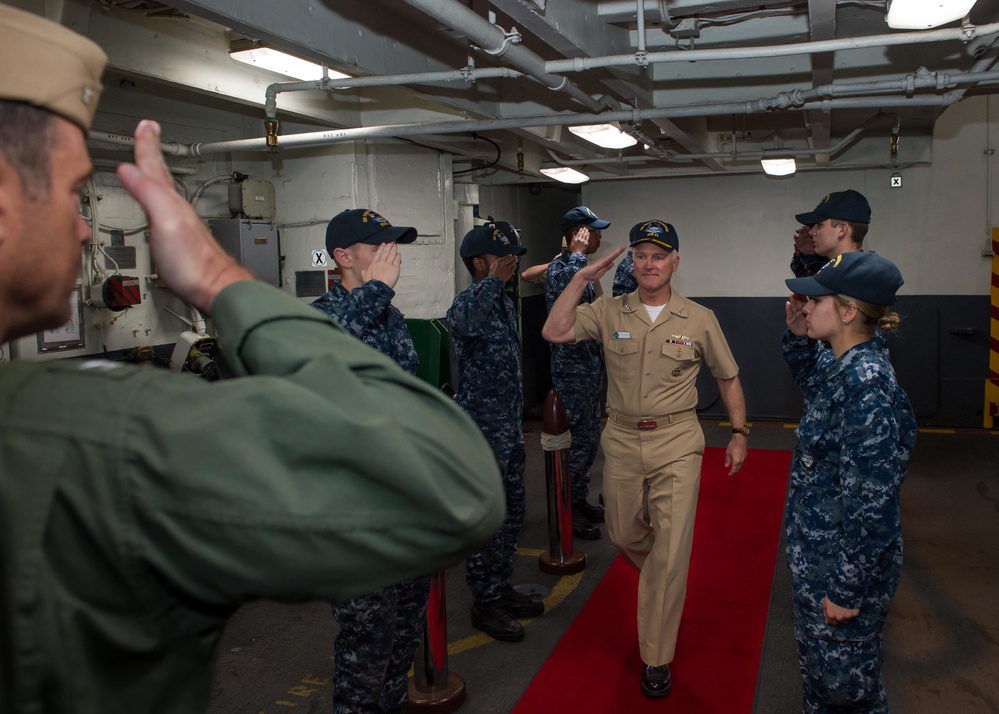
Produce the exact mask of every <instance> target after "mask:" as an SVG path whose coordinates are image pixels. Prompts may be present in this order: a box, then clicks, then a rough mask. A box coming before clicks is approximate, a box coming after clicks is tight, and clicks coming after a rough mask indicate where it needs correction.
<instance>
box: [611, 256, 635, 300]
mask: <svg viewBox="0 0 999 714" xmlns="http://www.w3.org/2000/svg"><path fill="white" fill-rule="evenodd" d="M636 290H638V281H637V280H636V279H635V258H634V256H633V255H632V254H631V251H630V250H629V251H628V254H627V255H626V256H624V257H623V258H621V262H620V263H618V265H617V270H615V271H614V285H613V287H612V288H611V294H612V295H613V296H614V297H618V296H619V295H627V294H628V293H633V292H635V291H636Z"/></svg>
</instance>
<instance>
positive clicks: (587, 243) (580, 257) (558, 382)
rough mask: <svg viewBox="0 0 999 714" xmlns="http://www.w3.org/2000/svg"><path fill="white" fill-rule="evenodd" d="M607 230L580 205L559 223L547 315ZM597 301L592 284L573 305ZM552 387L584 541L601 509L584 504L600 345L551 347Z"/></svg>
mask: <svg viewBox="0 0 999 714" xmlns="http://www.w3.org/2000/svg"><path fill="white" fill-rule="evenodd" d="M608 226H610V222H609V221H603V220H601V219H599V218H598V217H597V215H596V214H595V213H594V212H593V211H591V210H590V209H589V208H587V207H586V206H577V207H576V208H573V209H572V210H571V211H569V212H568V213H566V214H565V216H564V217H563V219H562V237H563V238H564V239H565V245H566V248H565V250H563V251H562V252H561V253H560V254H559V255H558V257H556V258H555V259H554V260H553V261H552V262H551V263H549V264H548V276H547V279H546V280H545V302H546V303H547V305H548V311H549V312H551V309H552V305H554V304H555V301H556V300H557V299H558V296H559V295H561V294H562V291H564V290H565V288H566V287H567V286H568V285H569V282H570V281H571V280H572V276H574V275H575V274H576V273H578V272H579V271H580V270H582V269H583V268H585V267H586V266H587V263H588V258H587V256H589V255H592V254H593V253H596V252H597V249H598V248H600V239H601V231H602V230H603V229H604V228H607V227H608ZM596 299H597V292H596V289H595V288H594V285H593V283H589V284H588V285H587V286H586V290H584V291H583V296H582V297H581V298H580V299H579V304H580V305H584V304H589V303H592V302H593V301H594V300H596ZM551 372H552V386H554V387H555V389H557V390H558V392H559V394H560V395H561V397H562V401H563V403H564V404H565V415H566V419H567V420H568V422H569V433H570V434H571V435H572V446H571V447H570V448H569V473H570V475H571V478H572V483H571V491H572V534H573V535H574V536H575V537H576V538H582V539H584V540H597V539H599V538H600V529H599V528H597V526H596V525H594V524H596V523H603V522H604V509H603V506H600V505H594V504H591V503H590V502H589V501H587V497H588V496H589V493H590V467H591V466H593V461H594V459H596V456H597V449H598V448H599V446H600V420H601V418H602V417H603V409H602V407H603V394H604V386H603V385H604V381H603V380H604V356H603V350H602V349H601V347H600V343H599V342H597V341H594V340H584V341H581V342H577V343H575V344H555V345H552V362H551Z"/></svg>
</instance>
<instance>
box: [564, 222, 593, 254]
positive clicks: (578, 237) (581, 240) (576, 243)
mask: <svg viewBox="0 0 999 714" xmlns="http://www.w3.org/2000/svg"><path fill="white" fill-rule="evenodd" d="M589 247H590V229H589V228H586V227H585V226H584V227H582V228H580V229H578V230H577V231H576V232H575V233H573V234H572V238H571V239H570V241H569V252H570V253H585V252H586V249H587V248H589Z"/></svg>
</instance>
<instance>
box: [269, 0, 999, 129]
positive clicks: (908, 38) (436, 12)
mask: <svg viewBox="0 0 999 714" xmlns="http://www.w3.org/2000/svg"><path fill="white" fill-rule="evenodd" d="M637 1H638V2H639V3H641V2H642V0H637ZM405 2H407V3H408V4H410V5H413V6H414V7H417V8H418V9H420V10H423V11H424V12H426V13H428V14H430V15H432V16H433V17H435V18H436V19H438V20H440V21H441V22H444V23H445V24H447V25H448V26H449V27H451V28H452V29H455V30H456V31H458V32H461V33H462V34H464V35H465V36H467V37H468V38H469V39H472V40H474V41H475V42H477V43H478V44H479V46H480V47H481V48H482V49H483V50H484V51H485V52H487V53H489V54H494V55H497V56H503V57H505V58H506V59H507V60H508V61H509V62H510V63H511V64H513V65H515V66H516V67H517V68H518V69H520V70H523V72H518V71H516V70H512V69H510V68H505V67H501V68H483V69H475V68H469V67H465V68H463V69H458V70H449V71H444V72H423V73H411V74H396V75H383V76H378V77H348V78H343V79H336V80H332V79H330V78H328V77H327V78H323V79H321V80H315V81H311V82H280V83H276V84H272V85H270V86H269V87H267V89H266V91H265V113H266V118H265V126H266V127H267V132H268V135H269V136H271V143H270V145H271V146H272V147H273V146H274V145H275V144H274V142H275V141H276V130H277V128H276V122H277V116H276V115H277V93H278V92H290V91H305V90H316V89H320V90H324V91H331V90H333V89H339V88H354V87H371V86H395V85H401V84H429V83H435V82H446V81H463V80H464V81H474V80H476V79H491V78H494V77H509V78H515V77H521V76H524V74H527V75H529V76H531V77H533V78H534V79H537V80H538V81H540V82H542V83H543V84H545V85H546V86H548V87H549V88H550V89H553V90H557V91H566V92H567V93H569V94H570V96H572V97H573V98H574V99H576V100H577V101H579V102H580V103H581V104H583V105H584V106H586V107H587V108H588V109H590V111H592V112H595V113H597V112H599V111H600V107H601V104H600V103H599V102H597V101H596V100H594V99H593V98H592V97H590V96H589V95H588V94H586V93H585V92H583V91H582V90H581V89H579V88H578V87H576V86H575V85H572V84H570V83H569V81H568V79H567V78H565V77H561V76H558V75H556V74H554V73H556V72H583V71H586V70H590V69H596V68H601V67H615V66H631V65H635V64H637V65H639V66H643V67H644V66H647V65H649V64H664V63H670V62H696V61H714V60H733V59H753V58H758V57H774V56H783V55H806V54H817V53H820V52H835V51H839V50H854V49H863V48H867V47H884V46H888V45H902V44H922V43H928V42H945V41H953V40H961V41H963V42H965V43H968V42H971V41H972V40H974V39H976V38H982V37H988V36H990V35H995V34H997V33H999V23H992V24H986V25H978V26H975V25H966V26H964V27H961V28H950V29H944V30H933V31H929V32H899V33H892V34H888V35H872V36H869V37H856V38H844V39H838V40H822V41H817V42H804V43H793V44H787V45H768V46H765V47H741V48H740V47H736V48H721V49H707V50H684V51H676V50H673V51H669V52H653V53H648V52H644V51H642V50H641V47H642V45H640V52H639V53H637V54H629V55H604V56H599V57H577V58H573V59H566V60H551V61H545V60H543V59H542V58H541V57H540V56H538V55H536V54H535V53H534V52H531V51H530V50H528V49H527V48H525V47H522V46H520V45H517V44H511V41H510V37H509V36H508V35H507V34H506V33H504V32H503V31H502V30H501V29H500V28H498V27H496V26H495V25H493V24H491V23H489V22H488V21H487V20H485V19H483V18H482V17H480V16H479V15H477V14H476V13H475V12H473V11H472V10H469V9H468V8H466V7H464V6H462V5H457V4H455V3H454V2H453V0H405ZM643 19H644V18H643ZM643 36H644V33H642V34H641V35H640V38H642V37H643ZM828 86H832V85H828Z"/></svg>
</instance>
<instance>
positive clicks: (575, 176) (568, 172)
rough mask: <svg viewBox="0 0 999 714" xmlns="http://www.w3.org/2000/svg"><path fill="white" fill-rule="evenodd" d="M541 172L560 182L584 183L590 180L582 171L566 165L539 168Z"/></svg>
mask: <svg viewBox="0 0 999 714" xmlns="http://www.w3.org/2000/svg"><path fill="white" fill-rule="evenodd" d="M541 173H543V174H544V175H545V176H548V177H549V178H553V179H555V180H556V181H561V182H562V183H586V182H587V181H589V180H590V177H589V176H587V175H586V174H584V173H580V172H579V171H576V169H571V168H569V167H568V166H555V167H553V168H550V169H541Z"/></svg>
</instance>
